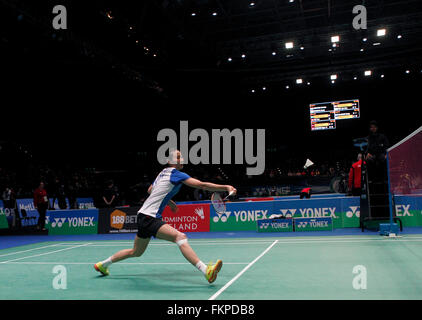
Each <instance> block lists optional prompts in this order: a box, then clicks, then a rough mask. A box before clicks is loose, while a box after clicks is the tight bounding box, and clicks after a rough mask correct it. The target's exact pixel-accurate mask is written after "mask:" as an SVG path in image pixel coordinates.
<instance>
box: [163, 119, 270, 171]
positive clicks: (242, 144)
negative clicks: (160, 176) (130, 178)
mask: <svg viewBox="0 0 422 320" xmlns="http://www.w3.org/2000/svg"><path fill="white" fill-rule="evenodd" d="M254 131H255V130H254V129H245V130H244V132H243V131H242V130H241V129H233V130H232V131H230V130H229V129H212V130H211V144H212V146H211V152H212V154H211V152H210V137H209V134H208V132H207V131H206V130H205V129H200V128H197V129H194V130H192V131H191V132H190V133H189V127H188V121H180V134H179V141H180V142H179V144H178V141H177V140H178V139H177V138H178V137H177V133H176V132H175V131H174V130H173V129H169V128H167V129H162V130H160V131H159V132H158V134H157V141H165V143H164V144H162V145H161V146H160V147H159V148H158V151H157V160H158V162H159V163H160V164H162V165H165V164H167V161H168V157H167V155H168V154H169V153H170V152H171V151H172V150H176V149H178V150H180V152H181V154H182V157H183V160H184V162H183V163H184V164H188V163H191V164H210V163H211V164H233V163H232V152H233V151H234V164H244V162H246V163H247V164H248V165H250V166H254V167H248V168H246V174H247V175H260V174H262V173H264V170H265V129H256V156H254V140H255V137H254V136H255V135H254ZM232 139H234V149H233V148H232ZM221 140H222V146H221ZM190 141H192V142H196V143H195V144H194V145H193V146H192V147H191V148H190V149H189V142H190ZM178 146H179V147H178ZM221 147H223V161H222V162H221V152H220V151H221ZM210 161H211V162H210Z"/></svg>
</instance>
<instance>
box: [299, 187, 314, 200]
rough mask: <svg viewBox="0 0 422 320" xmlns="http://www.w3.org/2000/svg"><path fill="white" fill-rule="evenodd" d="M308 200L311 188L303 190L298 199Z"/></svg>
mask: <svg viewBox="0 0 422 320" xmlns="http://www.w3.org/2000/svg"><path fill="white" fill-rule="evenodd" d="M303 198H306V199H310V198H311V188H303V189H302V191H301V192H300V199H303Z"/></svg>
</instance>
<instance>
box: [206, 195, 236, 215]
mask: <svg viewBox="0 0 422 320" xmlns="http://www.w3.org/2000/svg"><path fill="white" fill-rule="evenodd" d="M234 193H235V191H234V190H233V191H231V192H230V193H229V194H228V196H227V197H225V198H224V199H223V198H221V195H220V194H219V193H218V192H214V193H213V194H212V195H211V204H212V206H213V207H214V209H215V211H216V212H217V213H220V214H222V213H224V212H226V203H225V201H226V200H227V198H228V197H230V196H231V195H233V194H234Z"/></svg>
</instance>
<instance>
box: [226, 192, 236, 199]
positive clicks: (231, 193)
mask: <svg viewBox="0 0 422 320" xmlns="http://www.w3.org/2000/svg"><path fill="white" fill-rule="evenodd" d="M233 194H234V191H230V193H229V194H228V195H227V197H225V198H224V200H226V199H227V198H228V197H230V196H231V195H233Z"/></svg>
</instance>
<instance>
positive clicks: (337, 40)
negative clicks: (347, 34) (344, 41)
mask: <svg viewBox="0 0 422 320" xmlns="http://www.w3.org/2000/svg"><path fill="white" fill-rule="evenodd" d="M339 41H340V36H332V37H331V42H332V43H335V42H339Z"/></svg>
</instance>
